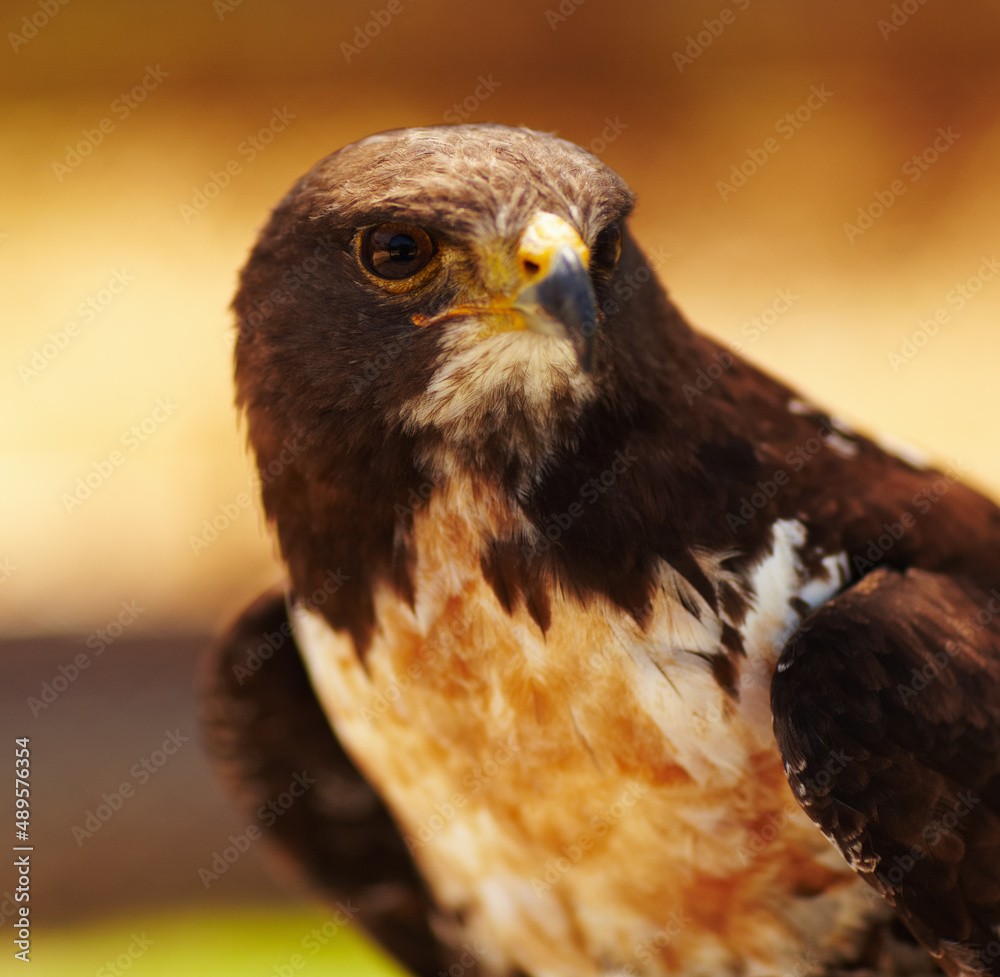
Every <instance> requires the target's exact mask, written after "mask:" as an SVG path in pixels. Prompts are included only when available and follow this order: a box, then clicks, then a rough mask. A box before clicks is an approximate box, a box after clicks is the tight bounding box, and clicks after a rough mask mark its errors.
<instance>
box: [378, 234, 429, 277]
mask: <svg viewBox="0 0 1000 977" xmlns="http://www.w3.org/2000/svg"><path fill="white" fill-rule="evenodd" d="M433 256H434V242H433V241H432V240H431V239H430V236H429V235H428V234H427V232H426V231H425V230H424V229H423V228H421V227H416V226H414V225H412V224H380V225H379V226H378V227H373V228H372V229H371V230H369V231H366V232H365V236H364V239H363V240H362V242H361V260H362V261H363V262H364V264H365V267H366V268H367V269H368V270H369V271H370V272H372V273H373V274H376V275H378V276H379V278H389V279H392V280H395V281H398V280H399V279H401V278H409V277H410V276H411V275H415V274H416V273H417V272H418V271H420V269H421V268H423V267H424V266H425V265H426V264H427V262H428V261H430V260H431V258H432V257H433Z"/></svg>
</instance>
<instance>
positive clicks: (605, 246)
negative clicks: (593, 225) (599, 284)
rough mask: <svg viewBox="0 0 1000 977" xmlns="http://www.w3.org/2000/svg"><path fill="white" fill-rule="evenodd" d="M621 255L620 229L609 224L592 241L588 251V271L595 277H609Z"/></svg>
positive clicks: (615, 225) (616, 225) (618, 226)
mask: <svg viewBox="0 0 1000 977" xmlns="http://www.w3.org/2000/svg"><path fill="white" fill-rule="evenodd" d="M621 253H622V229H621V227H620V225H618V224H609V225H608V226H607V227H606V228H604V230H603V231H601V232H600V234H598V235H597V239H596V240H595V241H594V246H593V247H592V248H591V249H590V270H591V271H592V272H593V273H595V274H597V275H610V274H611V272H613V271H614V270H615V265H617V264H618V259H619V258H620V257H621Z"/></svg>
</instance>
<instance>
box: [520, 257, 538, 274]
mask: <svg viewBox="0 0 1000 977" xmlns="http://www.w3.org/2000/svg"><path fill="white" fill-rule="evenodd" d="M521 267H522V268H523V269H524V273H525V274H526V275H527V276H528V277H529V278H534V277H535V275H537V274H538V273H539V271H541V265H539V264H538V262H536V261H531V260H529V259H528V258H525V259H524V260H523V261H522V262H521Z"/></svg>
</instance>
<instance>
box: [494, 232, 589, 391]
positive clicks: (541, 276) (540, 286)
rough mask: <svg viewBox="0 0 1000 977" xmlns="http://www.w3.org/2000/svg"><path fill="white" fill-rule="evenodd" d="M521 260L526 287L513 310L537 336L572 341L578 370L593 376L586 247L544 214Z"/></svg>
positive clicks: (524, 238) (524, 241) (525, 237)
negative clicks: (578, 366) (520, 313)
mask: <svg viewBox="0 0 1000 977" xmlns="http://www.w3.org/2000/svg"><path fill="white" fill-rule="evenodd" d="M517 257H518V264H519V268H520V273H521V277H522V282H523V284H522V286H521V288H520V289H519V290H518V291H517V293H516V295H515V296H514V297H513V299H512V301H511V305H512V306H513V308H515V309H517V310H518V311H520V312H522V313H523V314H524V319H525V326H526V327H527V328H528V329H530V330H532V331H533V332H538V333H542V334H543V335H546V336H555V337H558V338H561V339H568V340H569V341H570V342H571V343H572V344H573V348H574V350H575V351H576V358H577V361H578V362H579V364H580V368H581V369H582V370H584V371H585V372H590V370H591V369H592V368H593V364H594V336H595V334H596V332H597V300H596V298H595V297H594V289H593V286H592V285H591V283H590V274H589V273H588V271H587V265H588V263H589V260H590V253H589V251H588V250H587V246H586V245H585V244H584V243H583V241H582V240H581V239H580V235H579V234H577V232H576V231H575V230H574V229H573V228H572V227H570V225H569V224H568V223H566V221H564V220H563V219H562V218H561V217H557V216H556V215H555V214H548V213H540V214H537V215H536V216H535V218H534V220H533V221H532V222H531V223H530V224H529V225H528V227H527V228H526V229H525V231H524V233H523V234H522V235H521V241H520V244H519V247H518V253H517Z"/></svg>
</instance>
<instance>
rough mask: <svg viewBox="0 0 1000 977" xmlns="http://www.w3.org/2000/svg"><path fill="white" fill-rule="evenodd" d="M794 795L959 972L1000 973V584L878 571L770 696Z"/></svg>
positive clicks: (806, 626)
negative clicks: (983, 587)
mask: <svg viewBox="0 0 1000 977" xmlns="http://www.w3.org/2000/svg"><path fill="white" fill-rule="evenodd" d="M771 704H772V709H773V713H774V732H775V736H776V738H777V741H778V746H779V748H780V750H781V754H782V757H783V758H784V761H785V772H786V775H787V776H788V781H789V783H790V784H791V787H792V790H793V791H794V792H795V795H796V797H797V798H798V800H799V803H800V804H801V805H802V807H803V808H804V810H805V811H806V813H807V814H808V815H809V816H810V817H811V818H812V819H813V821H815V822H816V824H817V825H819V827H820V828H821V829H822V830H823V832H824V833H825V834H826V835H827V837H828V838H830V840H831V841H833V842H834V844H835V845H836V846H837V847H838V848H839V849H840V851H841V852H842V854H843V855H844V857H845V858H846V859H847V860H848V862H849V863H850V865H851V866H852V868H854V869H855V871H857V872H858V873H859V874H860V875H861V877H862V878H863V879H864V880H865V881H866V882H868V883H869V885H871V886H873V887H874V888H875V889H876V890H877V891H878V892H879V893H881V895H882V896H884V897H885V898H886V899H887V900H888V902H889V903H890V904H891V905H892V906H894V907H895V909H896V910H897V911H898V913H899V915H900V916H901V918H902V919H903V920H904V921H905V922H906V924H907V925H908V926H909V927H910V928H911V929H912V930H913V932H914V934H915V935H916V937H917V938H918V939H919V940H920V941H921V942H922V943H923V944H924V945H925V946H926V947H927V948H928V949H929V950H930V951H931V953H932V954H934V955H935V956H936V957H937V958H938V959H939V960H940V963H941V966H942V967H944V968H945V970H947V971H948V972H949V973H951V974H976V973H987V974H992V975H994V977H997V975H1000V934H998V928H997V927H998V924H1000V591H997V590H994V591H992V592H991V593H988V594H987V593H984V592H981V591H980V590H978V589H977V588H975V587H973V586H972V585H970V584H968V583H965V582H962V581H960V580H958V579H956V578H954V577H949V576H944V575H940V574H932V573H925V572H923V571H919V570H909V571H907V572H906V573H899V572H897V571H894V570H879V571H876V572H875V573H872V574H871V575H870V576H868V577H865V578H864V579H863V580H861V581H860V582H859V583H857V584H856V585H855V586H853V587H852V588H850V589H849V590H847V591H845V592H844V593H842V594H840V595H839V596H837V597H836V598H834V599H833V600H831V601H830V602H829V603H827V604H825V605H824V606H822V607H821V608H819V609H818V610H817V611H816V612H815V613H814V614H812V615H811V616H810V617H809V618H808V619H807V620H806V621H805V622H803V626H802V628H801V629H800V630H799V631H798V632H797V633H796V634H795V635H794V636H793V638H792V640H791V641H790V642H789V643H788V645H787V646H786V648H785V650H784V651H783V653H782V656H781V659H780V660H779V662H778V670H777V672H776V673H775V676H774V681H773V685H772V691H771Z"/></svg>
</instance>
